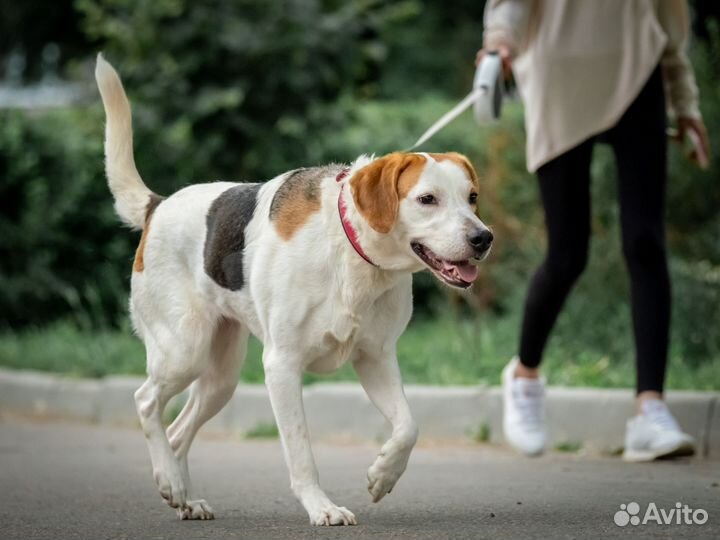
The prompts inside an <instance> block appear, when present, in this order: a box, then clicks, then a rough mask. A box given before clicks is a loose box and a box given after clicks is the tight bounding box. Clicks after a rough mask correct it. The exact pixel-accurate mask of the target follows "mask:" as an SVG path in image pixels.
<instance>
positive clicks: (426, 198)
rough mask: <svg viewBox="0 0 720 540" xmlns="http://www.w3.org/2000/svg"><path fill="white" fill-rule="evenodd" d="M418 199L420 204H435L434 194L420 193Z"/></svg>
mask: <svg viewBox="0 0 720 540" xmlns="http://www.w3.org/2000/svg"><path fill="white" fill-rule="evenodd" d="M418 201H420V204H437V199H436V198H435V195H421V196H420V197H418Z"/></svg>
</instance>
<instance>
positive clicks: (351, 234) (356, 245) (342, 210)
mask: <svg viewBox="0 0 720 540" xmlns="http://www.w3.org/2000/svg"><path fill="white" fill-rule="evenodd" d="M349 172H350V168H348V167H346V168H344V169H343V170H342V171H340V172H339V173H338V175H337V176H336V177H335V180H336V181H337V182H342V181H343V180H344V179H345V177H346V176H347V175H348V173H349ZM344 187H345V184H341V185H340V192H339V193H338V213H339V214H340V223H342V228H343V231H345V236H347V239H348V241H349V242H350V245H351V246H352V247H353V249H354V250H355V251H356V252H357V254H358V255H360V256H361V257H362V258H363V259H365V261H366V262H367V263H369V264H371V265H373V266H374V267H376V268H379V267H378V265H377V264H375V263H374V262H372V261H371V260H370V257H368V256H367V254H366V253H365V251H363V248H362V247H361V246H360V242H359V241H358V235H357V231H356V230H355V228H354V227H353V226H352V224H351V223H350V221H349V220H348V218H347V206H346V205H345V201H343V197H342V194H343V188H344Z"/></svg>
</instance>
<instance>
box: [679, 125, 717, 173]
mask: <svg viewBox="0 0 720 540" xmlns="http://www.w3.org/2000/svg"><path fill="white" fill-rule="evenodd" d="M686 136H687V137H688V138H689V139H690V142H691V143H692V150H690V153H689V155H688V157H689V158H690V161H693V162H695V163H697V164H698V166H699V167H700V168H701V169H707V168H708V167H709V166H710V139H709V138H708V133H707V129H705V124H704V123H703V121H702V120H701V119H700V118H690V117H684V116H681V117H679V118H678V119H677V135H676V137H675V138H676V140H677V141H678V142H679V143H681V144H682V143H683V142H684V141H685V137H686Z"/></svg>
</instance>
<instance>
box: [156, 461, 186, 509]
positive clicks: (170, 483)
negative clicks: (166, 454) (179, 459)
mask: <svg viewBox="0 0 720 540" xmlns="http://www.w3.org/2000/svg"><path fill="white" fill-rule="evenodd" d="M153 477H154V478H155V483H156V484H157V487H158V490H159V491H160V496H161V497H162V498H163V499H165V502H167V503H168V504H169V505H170V506H171V507H172V508H178V509H181V508H182V507H184V506H185V505H186V501H187V490H186V488H185V484H184V483H183V480H182V476H180V471H176V472H175V473H168V472H166V471H164V470H162V469H157V470H155V471H154V472H153Z"/></svg>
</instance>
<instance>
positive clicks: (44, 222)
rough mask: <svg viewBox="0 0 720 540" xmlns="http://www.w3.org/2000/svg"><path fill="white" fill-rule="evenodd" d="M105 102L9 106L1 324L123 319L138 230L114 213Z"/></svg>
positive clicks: (2, 137) (0, 166) (1, 132)
mask: <svg viewBox="0 0 720 540" xmlns="http://www.w3.org/2000/svg"><path fill="white" fill-rule="evenodd" d="M94 112H96V111H94V110H93V111H84V110H57V111H53V112H52V113H40V114H29V113H25V112H18V111H0V178H2V179H3V180H2V182H1V183H0V208H1V209H2V212H1V213H0V230H1V231H2V234H0V324H4V325H8V324H10V325H22V324H27V323H31V322H32V323H35V324H39V323H42V322H45V321H48V320H52V319H55V318H57V317H58V316H60V315H66V314H67V313H68V312H75V313H76V314H78V316H81V315H80V314H84V315H82V318H83V320H79V321H78V322H80V323H87V322H88V315H89V316H90V318H92V319H94V320H95V321H97V322H99V323H109V322H111V321H112V322H114V321H115V319H114V316H113V314H114V313H117V311H118V310H119V309H120V306H122V304H124V303H125V302H126V294H125V290H126V289H127V285H126V281H127V277H128V276H129V270H130V256H131V255H130V254H131V253H132V249H133V247H132V245H133V243H134V239H133V235H131V234H128V233H127V232H126V231H123V230H122V228H120V227H119V226H118V224H117V221H116V219H115V217H114V215H113V210H112V205H111V204H110V200H109V198H108V193H107V188H106V186H105V182H104V180H103V173H102V141H101V138H100V136H99V130H100V129H101V126H102V120H101V117H100V115H99V114H91V113H94Z"/></svg>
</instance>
